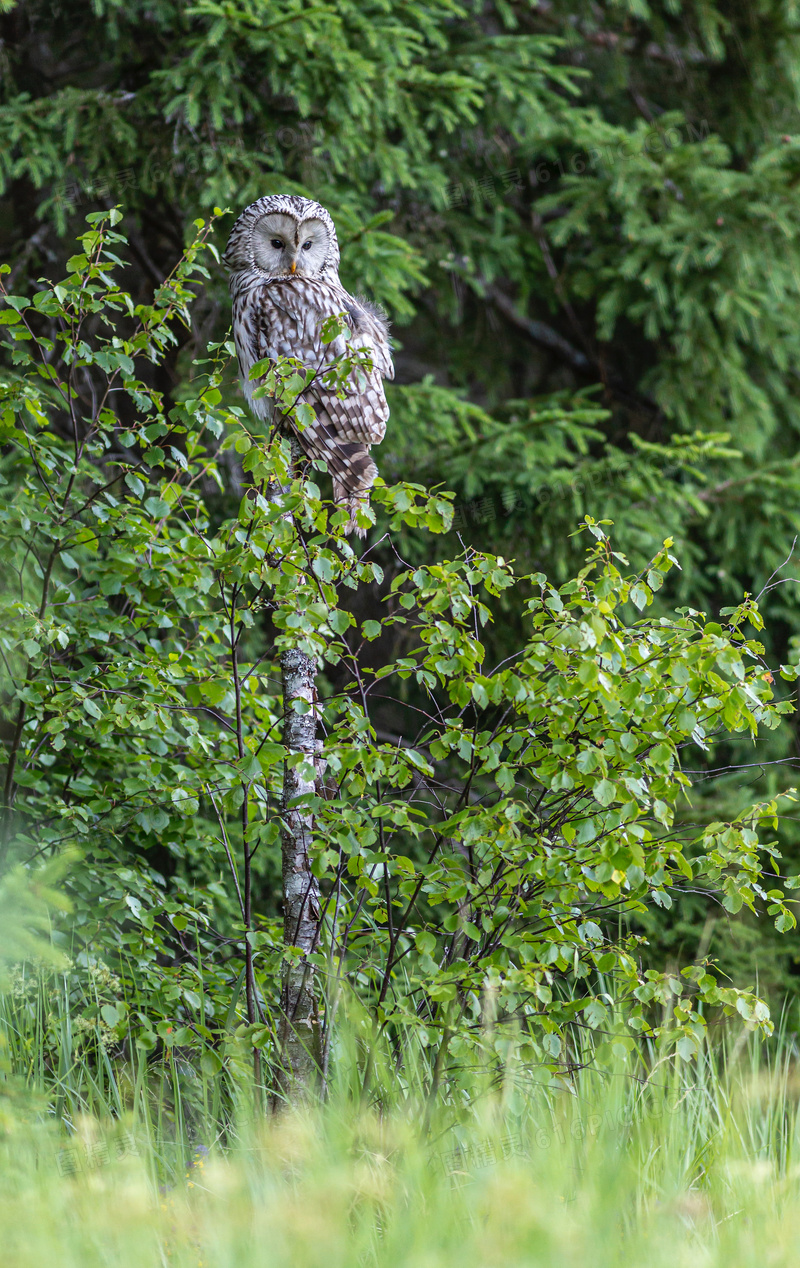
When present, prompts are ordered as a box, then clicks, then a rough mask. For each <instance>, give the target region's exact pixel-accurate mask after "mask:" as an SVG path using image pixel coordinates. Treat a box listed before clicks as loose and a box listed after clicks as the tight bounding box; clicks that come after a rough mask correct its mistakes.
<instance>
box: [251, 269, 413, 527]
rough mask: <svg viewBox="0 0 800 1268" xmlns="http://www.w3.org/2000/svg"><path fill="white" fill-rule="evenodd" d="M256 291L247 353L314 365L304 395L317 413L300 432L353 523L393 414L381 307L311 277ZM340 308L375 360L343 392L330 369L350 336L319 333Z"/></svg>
mask: <svg viewBox="0 0 800 1268" xmlns="http://www.w3.org/2000/svg"><path fill="white" fill-rule="evenodd" d="M253 298H254V301H255V307H256V309H257V316H256V318H255V321H254V322H253V323H252V326H251V336H252V337H254V348H253V353H254V355H252V356H250V357H249V358H246V359H249V364H250V365H252V364H253V363H254V362H255V361H257V360H261V359H262V358H265V357H269V358H270V359H272V360H277V358H278V357H280V356H283V357H296V358H297V359H298V360H299V361H301V362H302V363H303V365H305V366H306V367H308V368H309V369H313V370H314V371H315V376H314V379H313V381H312V382H311V383H310V384H309V386H308V387H307V388H306V389H305V391H304V392H303V393H302V394H301V398H300V399H303V400H305V401H307V402H308V404H309V405H311V407H312V409H313V410H314V419H313V421H311V422H309V423H308V424H307V425H306V426H305V427H304V428H303V429H302V431H300V432H298V433H297V438H298V441H299V443H300V446H301V448H302V449H303V451H304V452H305V453H306V454H307V455H308V457H310V458H320V459H322V461H323V462H324V463H325V465H326V466H327V468H328V470H329V471H330V473H331V476H332V478H333V492H334V498H335V499H336V501H338V502H342V503H344V504H345V505H347V507H348V508H349V510H350V514H351V527H352V526H354V525H353V516H354V513H355V508H356V505H357V504H358V502H359V501H363V500H365V498H366V495H367V493H368V490H369V488H370V486H371V485H372V484H373V482H374V480H375V476H376V475H377V473H378V470H377V467H376V466H375V463H374V462H373V460H372V458H371V457H370V453H369V447H370V446H371V445H374V444H379V443H380V441H381V440H383V437H384V435H385V433H386V422H387V419H388V417H389V407H388V405H387V403H386V396H385V394H384V391H383V381H382V380H383V378H384V377H386V378H390V377H393V376H394V367H393V365H392V360H391V354H390V351H389V340H388V331H387V328H386V323H385V319H384V318H383V316H382V314H381V313H380V310H379V309H375V308H373V307H372V306H371V305H369V304H368V303H366V302H365V301H363V300H356V299H353V297H352V296H350V295H348V294H347V292H346V291H345V290H344V289H343V288H342V287H340V286H335V285H333V284H331V283H327V282H326V283H320V282H316V281H315V280H313V279H306V278H298V279H294V278H293V279H292V280H291V281H289V280H286V281H275V282H271V283H269V284H266V285H264V286H263V287H262V288H261V290H260V293H259V294H258V296H254V297H253ZM338 313H345V314H346V315H347V319H348V325H349V326H350V330H351V336H350V348H352V347H356V348H361V349H364V351H365V352H367V353H368V354H369V359H370V361H371V363H372V364H371V368H369V369H367V368H365V367H361V366H357V367H354V368H353V370H352V371H351V372H350V374H349V376H348V378H347V380H346V381H345V382H344V383H342V384H340V385H339V391H337V389H336V387H335V386H329V385H328V384H326V383H325V382H324V376H325V372H326V370H329V369H330V368H331V367H332V366H333V363H334V362H335V361H336V360H337V358H339V357H341V356H343V355H345V354H346V352H347V351H348V343H347V340H346V339H345V337H344V336H339V337H338V338H337V339H335V340H333V342H331V343H329V344H326V343H323V342H322V337H321V326H322V323H323V322H324V320H325V318H326V317H329V316H333V315H335V314H338ZM241 360H242V357H241V355H240V362H241ZM340 392H341V393H342V394H341V395H340V394H339V393H340ZM254 404H257V402H254Z"/></svg>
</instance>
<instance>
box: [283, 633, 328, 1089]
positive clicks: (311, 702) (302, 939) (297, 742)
mask: <svg viewBox="0 0 800 1268" xmlns="http://www.w3.org/2000/svg"><path fill="white" fill-rule="evenodd" d="M314 669H315V665H314V661H313V659H312V657H310V656H307V655H306V654H305V653H304V652H300V651H297V650H296V649H295V648H289V649H287V650H286V651H285V652H283V654H282V655H281V680H282V687H283V705H284V721H283V742H284V744H285V745H286V747H287V749H288V750H289V751H290V752H292V753H303V755H304V757H305V763H304V765H306V766H307V771H306V772H305V773H303V772H301V770H300V768H299V767H297V766H292V765H290V764H289V763H288V762H287V764H286V766H285V767H284V775H283V798H282V806H281V810H282V819H283V827H282V829H281V854H282V862H283V941H284V945H285V946H286V947H298V948H299V949H300V950H301V951H302V955H298V956H296V957H294V956H293V957H292V958H291V959H287V960H286V961H285V963H284V968H283V983H282V990H281V1020H280V1031H279V1038H280V1056H281V1072H280V1084H281V1090H282V1092H283V1093H284V1095H285V1096H286V1098H287V1099H288V1100H295V1101H296V1100H300V1099H302V1098H303V1096H304V1095H306V1094H307V1093H308V1092H309V1091H310V1090H311V1089H312V1087H313V1085H314V1083H315V1081H316V1078H317V1075H318V1072H319V1068H320V1052H321V1043H320V1020H319V1005H318V1000H317V992H316V981H315V975H314V966H313V965H311V964H309V963H308V955H309V954H310V953H311V952H313V951H316V950H318V947H319V922H320V904H319V883H318V881H317V879H316V877H315V876H314V875H313V874H312V871H311V865H310V862H309V846H310V844H311V835H312V830H313V823H314V820H313V815H312V814H311V813H310V811H308V810H306V809H304V808H303V807H298V806H296V805H293V804H292V803H293V802H294V801H295V800H296V799H297V798H298V797H302V796H304V795H308V794H312V795H313V793H314V763H315V758H316V755H317V754H316V739H317V736H316V730H317V725H316V724H317V717H316V692H315V687H314ZM300 700H302V701H305V702H306V704H307V705H308V706H309V707H308V709H307V711H306V712H304V713H297V712H295V710H294V708H293V707H292V705H293V702H294V701H300ZM306 776H308V777H306Z"/></svg>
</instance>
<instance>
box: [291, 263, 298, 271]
mask: <svg viewBox="0 0 800 1268" xmlns="http://www.w3.org/2000/svg"><path fill="white" fill-rule="evenodd" d="M296 268H297V260H292V263H291V270H292V272H293V273H294V271H295V269H296Z"/></svg>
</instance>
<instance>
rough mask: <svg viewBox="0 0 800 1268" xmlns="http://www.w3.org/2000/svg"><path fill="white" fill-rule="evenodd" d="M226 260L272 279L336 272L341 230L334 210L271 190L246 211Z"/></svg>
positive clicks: (236, 269) (238, 269)
mask: <svg viewBox="0 0 800 1268" xmlns="http://www.w3.org/2000/svg"><path fill="white" fill-rule="evenodd" d="M222 261H223V264H224V265H225V266H226V268H228V269H229V270H230V271H231V273H240V272H242V271H243V270H245V269H256V270H258V271H259V272H260V273H263V274H264V275H265V276H266V277H271V278H272V277H275V278H277V277H287V278H288V277H330V276H336V274H337V272H338V269H339V244H338V242H337V241H336V229H335V228H334V224H333V221H332V220H331V217H330V214H329V212H327V211H326V210H325V208H324V207H321V206H320V204H319V203H315V202H312V201H311V199H310V198H300V197H299V195H296V194H267V195H266V197H264V198H259V199H258V201H257V202H254V203H251V204H250V206H249V207H246V208H245V210H244V211H243V212H242V214H241V216H240V217H239V219H238V220H237V221H236V224H235V225H234V226H233V229H232V230H231V236H230V238H229V239H228V245H227V247H226V248H225V254H224V255H223V257H222Z"/></svg>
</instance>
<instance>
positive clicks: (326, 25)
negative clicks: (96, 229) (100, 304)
mask: <svg viewBox="0 0 800 1268" xmlns="http://www.w3.org/2000/svg"><path fill="white" fill-rule="evenodd" d="M798 64H800V26H798V24H797V17H796V13H795V7H794V5H793V4H791V3H789V0H760V3H758V4H751V5H747V6H745V5H740V4H734V3H715V4H709V3H704V2H702V0H696V2H695V0H687V2H684V3H682V2H681V0H671V2H670V0H665V2H664V3H652V4H647V3H641V2H638V0H621V2H620V3H610V4H603V5H601V4H594V3H584V2H583V0H575V2H574V3H569V4H568V3H560V2H553V0H541V2H540V3H538V4H521V3H504V2H502V0H498V2H497V3H494V4H492V3H487V4H477V5H467V4H464V5H461V4H457V3H449V2H447V0H442V3H437V2H436V0H433V2H431V3H424V4H423V3H415V2H413V0H412V2H409V0H403V2H402V3H399V2H396V0H375V2H374V3H373V2H371V0H358V2H357V3H349V2H348V0H335V3H330V4H301V3H299V2H297V3H295V2H294V0H289V2H287V3H278V2H274V0H270V2H265V0H241V2H240V0H231V2H230V3H228V2H227V0H226V2H223V3H212V2H211V0H199V2H198V3H196V4H191V5H190V4H183V3H172V2H171V0H153V2H152V3H140V2H139V0H126V2H125V3H124V4H122V3H115V2H111V3H106V2H104V0H96V2H95V3H78V2H77V0H72V2H71V0H55V3H36V2H35V0H25V2H20V3H13V2H11V3H10V2H9V0H0V258H2V259H3V260H7V261H8V262H9V263H11V265H12V272H11V278H10V285H9V287H8V289H9V290H10V291H13V292H16V293H18V294H23V295H27V294H31V293H33V292H35V291H36V290H37V287H38V283H37V279H38V278H40V277H42V276H45V277H47V278H50V279H53V278H57V277H60V276H62V275H63V273H64V271H65V266H66V261H67V258H68V257H69V256H70V255H71V254H72V252H73V250H74V238H75V235H76V234H77V233H79V232H81V230H82V229H83V227H84V218H85V216H86V215H87V214H90V213H92V212H96V211H98V210H102V209H104V208H110V207H112V206H116V205H119V206H121V207H122V209H123V211H124V220H123V225H122V228H123V229H124V232H125V235H126V237H127V241H128V244H129V245H128V246H127V247H126V248H124V250H125V262H126V265H127V270H126V274H125V279H126V285H127V287H128V289H129V290H130V292H131V293H132V295H133V296H134V298H135V299H136V300H137V302H148V299H149V296H151V295H152V292H153V289H154V287H155V286H157V285H158V284H159V283H160V281H161V279H162V278H163V277H164V276H165V275H166V274H167V273H169V271H170V270H171V269H172V267H173V266H174V264H175V262H176V260H177V259H178V258H179V257H180V255H181V252H182V250H183V248H184V245H185V243H186V241H187V240H188V238H189V237H190V236H191V233H192V229H191V225H192V222H193V221H194V220H195V218H197V217H199V216H200V217H207V216H208V215H209V213H210V212H211V211H212V209H213V208H214V207H221V208H227V209H230V214H229V215H228V216H226V217H225V218H224V219H223V220H222V221H220V223H219V226H218V228H217V231H216V233H215V241H216V245H217V248H218V249H219V250H221V249H222V246H223V245H224V241H225V236H226V233H227V231H228V230H229V228H230V225H231V224H232V223H233V219H234V218H235V216H236V215H237V214H238V213H239V211H240V210H241V209H242V208H243V207H245V206H246V205H247V204H248V203H249V202H251V201H253V200H254V199H256V198H257V197H259V196H261V195H263V194H266V193H271V192H279V191H280V192H297V193H302V194H305V195H307V196H309V197H312V198H314V199H317V200H318V201H319V202H321V203H323V204H324V205H325V206H327V207H328V208H329V209H330V211H331V214H332V215H333V217H334V220H335V222H336V225H337V230H338V233H339V239H340V244H341V248H342V257H343V265H342V278H343V281H344V282H345V285H347V286H348V287H349V288H350V289H351V290H354V291H361V292H363V293H364V294H366V295H368V296H370V297H371V298H373V299H375V300H378V301H379V302H380V303H381V304H383V305H384V306H385V308H386V309H387V311H388V313H389V315H390V317H391V321H392V323H393V333H394V339H395V345H396V354H395V359H396V364H397V378H396V381H395V384H394V385H392V386H391V388H390V389H389V395H390V405H391V410H392V418H391V422H390V425H389V430H388V434H387V438H386V440H385V442H384V444H383V445H382V446H381V449H380V451H379V453H378V461H379V465H380V469H381V474H382V475H383V476H384V478H385V479H386V480H387V481H390V480H392V479H403V480H412V481H416V482H419V483H424V484H428V485H441V486H443V487H445V488H447V489H451V490H454V491H455V494H456V504H455V505H456V514H455V519H454V525H453V529H452V530H451V532H452V535H453V536H452V544H448V549H450V550H456V549H457V548H458V542H457V540H456V534H458V535H460V537H461V539H462V540H463V542H464V543H465V544H472V545H474V546H475V547H477V548H479V549H481V550H486V551H491V552H495V553H497V554H500V555H503V556H504V557H505V558H511V559H513V560H514V561H515V566H516V568H517V569H518V571H523V572H524V571H527V572H530V571H535V570H541V571H542V572H545V573H547V574H548V576H550V577H551V578H552V579H553V580H556V581H560V580H564V579H565V578H566V577H568V576H571V575H572V573H573V571H574V570H575V568H576V567H578V566H579V563H580V559H581V558H582V552H583V543H582V541H577V542H576V541H575V539H574V538H573V537H572V536H571V534H572V533H573V531H574V529H575V527H576V525H577V523H578V521H579V520H580V519H581V518H582V517H583V515H584V514H586V513H589V514H591V515H593V516H594V517H595V518H596V519H601V518H603V519H610V520H613V521H614V524H615V529H614V539H615V544H616V546H617V548H618V549H621V550H624V551H625V552H626V553H627V555H628V557H629V558H630V560H631V562H632V564H633V565H634V566H635V567H638V566H640V565H641V564H642V563H643V562H644V561H645V560H646V559H648V558H650V557H651V556H652V555H653V554H654V553H656V552H657V551H658V549H659V547H660V545H661V543H662V541H663V539H664V538H665V537H668V536H669V537H672V538H674V540H675V543H676V545H675V553H676V554H677V556H678V557H679V558H680V559H681V561H682V565H683V567H682V570H681V571H680V572H678V571H674V572H673V573H671V574H670V577H669V578H668V580H667V583H666V585H665V586H664V588H663V590H662V591H661V592H660V593H659V595H658V596H657V603H658V604H661V605H662V607H663V609H664V610H665V611H666V610H668V609H671V608H674V607H675V606H678V607H681V606H683V607H694V608H699V609H702V610H704V611H706V612H708V613H710V614H712V615H716V614H719V613H720V612H721V611H722V610H723V609H725V608H726V607H728V606H730V605H731V604H734V603H736V602H738V600H739V599H740V598H741V595H742V594H743V593H745V592H747V593H750V594H753V595H760V600H759V601H760V605H761V608H762V611H763V613H764V616H765V620H766V629H765V631H764V635H763V639H764V642H765V647H766V659H767V662H768V663H769V664H770V665H771V666H772V665H775V666H777V665H779V664H780V663H781V662H794V661H796V660H797V656H798V651H799V650H800V642H798V635H800V631H798V614H799V613H800V595H798V590H797V585H796V582H797V579H798V570H797V563H796V554H795V539H796V534H797V533H798V527H799V526H800V452H799V451H798V434H799V433H800V396H799V395H798V390H797V389H798V362H799V359H800V323H799V322H798V304H799V303H800V200H799V199H798V181H799V180H800V80H799V79H798V76H797V69H796V68H797V65H798ZM229 320H230V309H229V299H228V293H227V280H226V277H225V275H224V271H223V270H222V268H221V267H216V268H212V269H211V272H210V276H209V279H208V281H207V283H204V284H203V285H202V288H200V287H198V298H197V301H196V303H195V304H194V307H193V309H192V324H191V328H187V329H186V330H185V331H184V332H183V335H182V336H181V339H180V340H179V342H178V344H177V345H176V346H175V347H174V348H173V349H172V350H171V351H170V352H169V354H168V356H167V357H166V359H165V361H164V364H163V365H162V366H160V367H159V368H158V370H157V372H156V380H155V383H154V386H155V387H156V388H157V389H158V390H160V391H162V392H164V393H165V394H166V398H167V400H168V401H172V402H179V401H180V400H182V399H183V397H184V396H185V394H186V392H187V390H188V389H187V383H188V376H189V372H190V371H189V367H190V363H191V361H192V358H193V357H197V356H198V355H201V354H202V351H203V349H204V348H205V347H206V345H207V343H208V342H209V341H211V340H221V339H223V338H224V337H225V334H226V330H227V328H228V326H229ZM225 392H226V399H230V400H231V401H238V400H240V393H239V388H238V385H237V384H236V382H235V376H234V374H233V372H232V371H231V373H230V376H229V381H228V383H227V385H226V388H225ZM228 459H229V461H230V463H231V464H232V465H231V470H230V473H229V474H230V482H229V483H230V489H229V491H228V492H225V493H221V492H219V491H218V490H216V488H215V487H209V489H208V490H206V497H207V503H208V507H209V512H210V514H211V516H212V518H216V519H217V520H219V519H221V518H223V517H224V516H225V515H226V514H228V513H229V507H228V506H227V504H226V498H231V497H233V496H234V495H235V494H236V493H237V492H238V493H239V494H240V488H238V485H237V469H236V466H235V463H236V458H235V455H230V454H229V455H228ZM230 490H233V492H231V491H230ZM401 545H402V552H403V554H404V556H405V557H406V558H407V559H410V560H412V561H424V560H426V558H427V557H428V555H427V552H429V551H430V550H431V546H430V542H429V540H428V539H427V538H426V537H425V536H424V535H422V534H421V533H420V534H417V533H414V532H413V531H411V530H407V531H406V533H405V536H404V537H403V539H402V543H401ZM376 558H380V559H381V562H382V563H383V564H384V565H385V567H386V581H385V584H386V585H387V586H388V585H389V584H390V582H391V577H392V558H390V557H387V558H382V557H381V553H380V547H379V548H378V552H377V555H376ZM376 601H377V598H376V595H375V594H374V593H372V592H371V591H370V590H368V589H367V590H365V591H363V592H362V593H361V594H360V596H359V597H358V598H357V599H354V600H353V603H356V604H358V605H359V607H358V613H357V614H358V616H359V617H360V618H362V619H363V618H364V617H369V616H370V615H371V614H372V610H373V607H374V605H375V603H376ZM504 616H505V620H504V621H498V622H497V623H496V625H495V626H494V627H493V630H492V632H491V634H490V635H489V640H490V643H491V645H492V646H491V650H492V655H493V657H494V659H495V660H496V661H500V660H502V658H503V654H504V651H505V650H507V649H513V648H514V647H516V646H517V645H518V643H519V641H520V631H521V629H522V622H523V616H522V613H521V612H520V611H518V610H515V608H514V607H513V605H511V604H508V605H507V610H506V611H505V613H504ZM388 637H394V636H387V638H388ZM398 637H399V636H398ZM400 650H402V649H401V648H400V646H399V644H392V645H391V646H390V645H389V644H388V641H387V640H386V639H384V640H380V641H379V642H378V643H376V644H375V656H376V658H377V657H384V658H385V659H389V658H390V657H394V656H396V655H397V654H398V653H399V651H400ZM400 725H401V722H400V719H399V717H398V716H396V715H395V714H394V713H393V712H392V709H391V707H390V706H387V709H386V713H385V716H384V717H383V719H382V726H383V728H384V733H385V735H387V736H391V735H393V734H396V732H397V728H398V727H399V726H400ZM7 738H8V736H7V735H4V739H6V740H7ZM379 738H380V737H379ZM796 758H797V734H796V722H795V721H794V719H792V718H789V719H787V720H786V721H784V723H783V724H782V727H781V728H780V729H779V730H778V731H776V732H774V733H772V734H771V735H770V736H769V738H768V740H760V741H759V743H758V747H756V748H754V746H753V745H752V744H751V743H749V742H746V741H742V742H741V743H740V744H730V745H728V746H727V747H726V748H725V749H724V751H722V752H720V750H719V749H718V750H716V751H715V753H714V757H713V762H711V761H710V759H708V757H707V755H706V754H704V753H703V752H702V751H701V750H699V749H698V750H696V752H695V751H693V752H692V754H691V761H687V765H688V766H689V767H691V768H693V769H694V770H696V772H697V785H696V787H695V789H694V790H693V794H692V800H691V803H689V802H688V801H687V803H686V805H685V807H684V811H683V813H684V814H685V816H686V817H687V818H691V819H694V820H696V821H698V822H704V821H706V820H708V821H710V820H716V819H718V818H720V817H723V818H724V817H728V816H732V815H734V814H735V813H736V812H737V810H738V809H740V808H741V807H743V806H744V805H746V804H747V803H749V802H750V801H752V800H754V799H755V798H757V797H760V796H771V795H773V794H774V793H775V792H777V791H779V790H780V789H782V788H784V787H786V786H788V785H789V784H791V783H792V782H793V771H792V767H793V766H796V764H797V763H796ZM720 767H725V768H726V769H725V770H724V771H723V772H722V773H721V774H720V773H719V772H718V768H720ZM779 836H780V844H781V847H782V848H783V850H784V853H785V854H786V856H787V857H788V860H789V869H788V870H789V871H791V872H794V871H796V870H797V869H798V863H800V833H798V832H797V830H796V827H795V825H794V822H793V820H792V819H791V817H788V818H783V819H782V820H781V824H780V829H779ZM127 848H128V850H129V860H128V861H129V863H130V865H131V867H134V868H141V869H145V870H148V874H149V875H150V876H151V877H156V878H157V883H158V884H159V885H162V886H163V887H164V889H165V890H167V891H169V892H171V893H173V894H175V895H178V897H180V894H181V893H182V892H184V890H185V889H186V888H187V887H191V886H192V885H198V884H200V885H206V886H212V887H213V885H214V884H215V876H216V872H215V866H216V864H214V863H212V862H209V860H208V858H207V856H206V855H205V854H204V853H202V852H200V851H193V849H192V843H191V839H190V836H188V837H187V834H186V833H185V832H184V833H183V834H179V835H177V836H170V835H169V833H167V834H161V835H159V832H158V830H157V825H156V827H155V829H154V830H153V831H151V832H150V833H149V834H147V833H145V834H142V835H141V836H140V837H138V838H136V839H132V840H131V841H130V842H129V843H128V847H127ZM103 883H104V882H103V879H102V878H101V877H97V878H95V882H94V884H93V883H92V881H91V878H88V879H87V878H86V877H84V878H83V880H82V881H81V882H80V884H79V885H78V887H77V889H76V890H75V894H74V895H73V897H74V898H76V899H77V901H78V903H79V904H80V902H81V901H82V902H84V903H85V904H86V905H87V907H91V905H92V904H96V902H97V900H98V895H99V894H101V893H102V890H103ZM275 887H276V870H275V863H274V860H273V861H272V862H270V860H269V858H266V857H265V860H264V861H263V862H262V864H261V870H260V872H259V877H258V892H257V894H256V903H257V906H258V909H259V910H260V911H262V912H264V913H265V914H266V915H274V913H275V910H276V888H275ZM643 919H644V918H643ZM645 929H646V932H647V935H648V937H649V938H650V940H651V944H652V953H651V959H652V960H653V961H654V962H658V963H660V964H661V965H665V966H668V965H673V964H676V963H683V962H686V961H688V960H692V959H693V958H694V957H695V956H696V955H697V954H698V949H700V950H701V954H705V953H710V954H711V955H712V956H714V957H716V958H717V960H718V961H719V963H720V965H721V967H722V968H723V970H724V972H725V973H726V974H728V975H729V976H730V978H731V980H732V981H733V982H734V983H735V984H737V985H748V984H752V983H753V982H754V981H755V980H756V979H757V981H758V985H759V988H760V989H761V990H762V991H766V992H767V993H768V994H769V995H770V996H771V997H772V998H773V1000H777V999H779V998H780V997H781V996H782V995H783V994H785V993H786V992H787V991H789V992H794V991H796V989H797V986H798V982H799V981H800V978H799V977H798V973H800V968H798V962H799V961H800V954H798V952H797V947H796V938H795V937H793V936H791V935H790V936H789V937H781V936H780V935H778V934H777V933H776V932H775V930H774V929H773V928H772V925H771V923H769V922H767V921H759V922H756V921H755V920H754V919H753V918H752V916H750V915H747V914H745V915H741V916H737V917H732V916H730V915H729V914H728V913H726V912H725V911H724V910H723V909H722V908H721V907H719V906H718V905H716V903H715V902H714V901H713V899H712V898H711V897H710V896H709V895H706V894H703V893H697V894H694V895H692V894H684V895H683V896H682V897H681V898H680V901H679V902H678V904H677V905H676V906H675V907H673V909H672V910H671V911H667V912H663V911H661V912H657V913H656V914H653V915H649V916H648V917H647V918H646V923H645Z"/></svg>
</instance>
